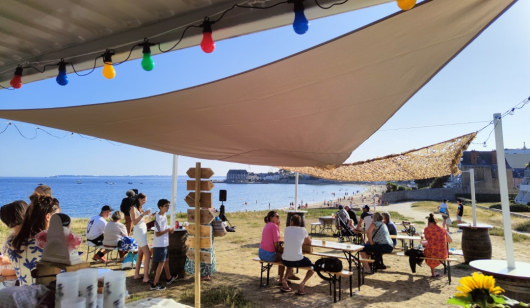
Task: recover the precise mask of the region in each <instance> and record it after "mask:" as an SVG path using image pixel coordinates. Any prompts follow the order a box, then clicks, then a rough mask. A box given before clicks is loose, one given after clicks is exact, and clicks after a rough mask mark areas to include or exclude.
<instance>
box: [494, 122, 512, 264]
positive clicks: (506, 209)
mask: <svg viewBox="0 0 530 308" xmlns="http://www.w3.org/2000/svg"><path fill="white" fill-rule="evenodd" d="M493 124H494V126H495V144H496V145H497V166H498V168H497V170H498V173H499V190H500V193H501V204H502V222H503V224H504V242H505V243H506V261H507V262H508V268H509V269H514V268H515V260H514V257H513V240H512V223H511V220H510V201H509V199H508V179H507V178H506V160H505V158H504V140H503V136H502V118H501V114H500V113H495V114H494V115H493Z"/></svg>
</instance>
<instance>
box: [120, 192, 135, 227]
mask: <svg viewBox="0 0 530 308" xmlns="http://www.w3.org/2000/svg"><path fill="white" fill-rule="evenodd" d="M125 196H126V197H125V198H123V199H122V200H121V205H120V211H121V212H122V213H123V215H124V216H125V228H126V230H127V235H131V232H132V226H133V224H132V220H131V214H130V213H129V211H130V210H131V206H132V205H133V202H134V197H135V196H136V192H135V191H134V190H132V189H129V190H128V191H126V192H125Z"/></svg>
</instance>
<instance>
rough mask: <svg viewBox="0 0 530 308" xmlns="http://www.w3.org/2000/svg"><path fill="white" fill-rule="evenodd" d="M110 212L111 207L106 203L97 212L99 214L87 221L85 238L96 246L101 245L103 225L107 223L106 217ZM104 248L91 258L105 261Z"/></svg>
mask: <svg viewBox="0 0 530 308" xmlns="http://www.w3.org/2000/svg"><path fill="white" fill-rule="evenodd" d="M110 213H112V209H111V208H110V206H108V205H104V206H103V207H102V208H101V211H100V212H99V215H96V216H93V217H92V218H90V220H89V221H88V225H87V227H86V240H87V241H90V242H92V243H93V244H94V245H96V246H102V245H103V236H104V233H105V226H106V225H107V219H108V218H109V216H110ZM106 253H107V250H106V249H101V250H100V251H98V252H97V253H96V254H95V255H94V257H93V258H92V259H94V261H101V262H107V260H106V259H105V254H106Z"/></svg>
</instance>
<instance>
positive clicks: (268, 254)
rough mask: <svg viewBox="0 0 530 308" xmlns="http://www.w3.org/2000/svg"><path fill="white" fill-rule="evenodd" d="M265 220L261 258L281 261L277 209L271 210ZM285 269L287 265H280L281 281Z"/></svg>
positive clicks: (260, 250)
mask: <svg viewBox="0 0 530 308" xmlns="http://www.w3.org/2000/svg"><path fill="white" fill-rule="evenodd" d="M263 220H264V221H265V227H264V228H263V232H262V233H261V243H260V244H259V251H258V255H259V258H260V259H261V260H263V261H269V262H274V261H281V260H282V254H281V253H277V251H280V215H278V212H276V211H270V212H269V213H268V214H267V216H265V218H264V219H263ZM284 271H285V267H284V266H279V268H278V272H279V273H278V274H279V275H280V281H283V274H284Z"/></svg>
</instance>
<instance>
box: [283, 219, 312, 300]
mask: <svg viewBox="0 0 530 308" xmlns="http://www.w3.org/2000/svg"><path fill="white" fill-rule="evenodd" d="M301 225H302V218H301V217H300V215H297V214H294V215H293V216H291V221H290V226H289V227H287V228H285V235H284V248H283V254H282V262H283V265H285V267H287V271H286V273H285V275H284V278H283V279H282V281H281V282H282V288H281V290H282V291H283V292H291V291H292V289H291V287H289V284H288V282H287V278H286V277H290V276H291V274H292V273H293V267H307V266H312V265H313V264H312V263H311V261H310V260H309V259H308V258H307V257H304V255H303V253H302V245H303V244H311V237H310V236H309V235H308V234H307V230H306V229H305V228H304V227H301ZM312 275H313V270H308V271H307V273H306V275H305V277H304V279H303V280H302V282H301V283H300V286H299V288H298V291H297V294H298V295H304V294H305V290H304V287H305V284H306V282H307V280H309V278H310V277H311V276H312Z"/></svg>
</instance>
